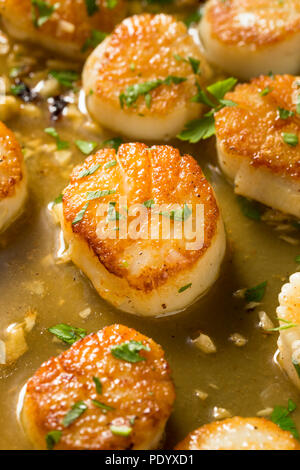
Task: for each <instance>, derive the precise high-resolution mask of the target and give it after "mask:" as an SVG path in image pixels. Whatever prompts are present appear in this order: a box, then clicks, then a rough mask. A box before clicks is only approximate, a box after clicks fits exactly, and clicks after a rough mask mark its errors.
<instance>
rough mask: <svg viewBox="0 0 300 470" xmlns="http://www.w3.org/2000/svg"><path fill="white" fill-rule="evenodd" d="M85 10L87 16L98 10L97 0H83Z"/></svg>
mask: <svg viewBox="0 0 300 470" xmlns="http://www.w3.org/2000/svg"><path fill="white" fill-rule="evenodd" d="M85 5H86V11H87V14H88V15H89V16H93V15H94V13H96V12H97V11H99V7H98V5H97V0H85Z"/></svg>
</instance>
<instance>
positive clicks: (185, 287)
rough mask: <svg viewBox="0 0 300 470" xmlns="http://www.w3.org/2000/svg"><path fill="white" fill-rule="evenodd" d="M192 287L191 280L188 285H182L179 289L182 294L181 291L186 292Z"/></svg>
mask: <svg viewBox="0 0 300 470" xmlns="http://www.w3.org/2000/svg"><path fill="white" fill-rule="evenodd" d="M190 287H192V283H191V282H190V283H189V284H187V285H186V286H182V287H180V289H178V292H179V294H181V292H184V291H185V290H187V289H189V288H190Z"/></svg>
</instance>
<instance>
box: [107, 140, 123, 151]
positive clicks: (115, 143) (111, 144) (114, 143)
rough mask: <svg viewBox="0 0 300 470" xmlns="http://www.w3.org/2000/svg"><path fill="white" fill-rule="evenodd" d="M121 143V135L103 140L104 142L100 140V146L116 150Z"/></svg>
mask: <svg viewBox="0 0 300 470" xmlns="http://www.w3.org/2000/svg"><path fill="white" fill-rule="evenodd" d="M122 144H123V139H122V137H113V138H112V139H107V140H104V142H102V147H111V148H113V149H115V151H116V152H117V151H118V150H119V147H120V145H122Z"/></svg>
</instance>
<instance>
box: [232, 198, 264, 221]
mask: <svg viewBox="0 0 300 470" xmlns="http://www.w3.org/2000/svg"><path fill="white" fill-rule="evenodd" d="M237 200H238V203H239V204H240V207H241V210H242V213H243V214H244V216H245V217H248V219H252V220H260V219H261V206H260V205H259V204H258V203H257V202H255V201H252V200H250V199H247V198H245V197H243V196H238V198H237Z"/></svg>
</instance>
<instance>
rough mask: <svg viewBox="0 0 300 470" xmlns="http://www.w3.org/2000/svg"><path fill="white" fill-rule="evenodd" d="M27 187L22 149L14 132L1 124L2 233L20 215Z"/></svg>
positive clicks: (0, 202) (0, 228)
mask: <svg viewBox="0 0 300 470" xmlns="http://www.w3.org/2000/svg"><path fill="white" fill-rule="evenodd" d="M26 187H27V183H26V171H25V164H24V159H23V153H22V150H21V147H20V145H19V143H18V142H17V140H16V138H15V135H14V134H13V132H12V131H11V130H10V129H8V128H7V127H6V126H5V125H4V124H3V123H2V122H0V231H1V230H3V229H4V228H6V227H7V226H8V225H9V224H10V223H11V222H12V221H13V220H14V219H15V218H16V217H17V216H18V215H19V213H20V211H21V209H22V206H23V204H24V201H25V198H26Z"/></svg>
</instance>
